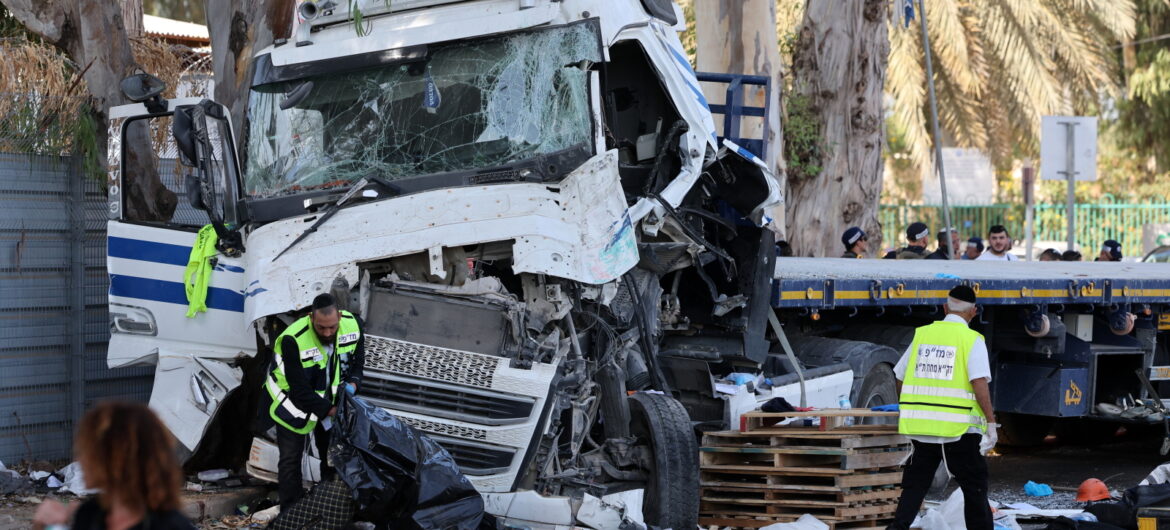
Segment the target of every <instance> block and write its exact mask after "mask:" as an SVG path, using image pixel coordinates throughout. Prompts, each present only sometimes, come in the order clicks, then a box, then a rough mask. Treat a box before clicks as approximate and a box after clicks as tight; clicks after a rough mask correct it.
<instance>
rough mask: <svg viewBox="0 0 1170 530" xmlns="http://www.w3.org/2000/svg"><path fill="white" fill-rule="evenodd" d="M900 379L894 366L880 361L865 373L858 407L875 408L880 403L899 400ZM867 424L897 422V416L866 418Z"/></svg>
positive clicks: (886, 403)
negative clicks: (895, 375)
mask: <svg viewBox="0 0 1170 530" xmlns="http://www.w3.org/2000/svg"><path fill="white" fill-rule="evenodd" d="M897 381H898V379H897V378H896V377H894V368H893V367H892V366H890V365H888V364H886V363H880V364H878V365H877V366H874V367H873V368H872V369H870V371H869V373H868V374H865V379H863V380H862V381H861V390H859V391H858V392H857V402H856V403H854V404H853V406H854V407H857V408H866V409H869V408H873V407H876V406H878V405H890V404H893V403H897V402H898V386H897ZM863 423H866V424H889V423H897V419H896V418H865V419H864V421H863Z"/></svg>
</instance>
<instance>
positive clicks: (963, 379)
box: [889, 285, 998, 530]
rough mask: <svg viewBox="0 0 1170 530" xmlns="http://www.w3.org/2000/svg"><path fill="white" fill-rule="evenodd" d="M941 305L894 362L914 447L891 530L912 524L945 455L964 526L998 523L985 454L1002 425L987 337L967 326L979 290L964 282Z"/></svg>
mask: <svg viewBox="0 0 1170 530" xmlns="http://www.w3.org/2000/svg"><path fill="white" fill-rule="evenodd" d="M944 309H945V310H946V317H945V318H943V319H942V320H941V321H938V322H935V323H933V324H929V325H926V326H923V327H920V328H918V329H917V330H915V332H914V341H913V342H911V344H910V347H909V348H907V349H906V352H905V353H904V354H903V355H902V358H901V360H899V361H898V364H897V366H895V367H894V375H895V376H896V377H897V378H898V384H897V386H898V404H899V415H898V432H900V433H902V434H905V435H907V436H909V437H910V441H911V442H912V443H913V444H914V452H913V453H912V454H911V456H910V463H909V464H908V465H907V466H906V469H905V471H903V473H902V497H901V498H900V499H899V500H898V510H897V512H895V514H894V522H893V524H891V525H890V526H889V528H891V529H896V530H905V529H908V528H910V524H911V523H913V522H914V518H915V516H917V515H918V511H919V509H920V508H921V507H922V501H923V499H925V498H926V491H927V490H928V489H929V488H930V483H931V481H932V479H933V478H934V473H935V470H937V469H938V465H939V463H940V462H944V463H945V464H946V466H947V469H948V470H949V471H950V472H951V474H952V475H954V476H955V480H957V481H958V482H959V487H960V488H961V489H962V490H963V516H964V519H965V521H966V525H967V526H966V527H967V528H968V529H969V530H991V528H992V526H993V525H992V519H991V507H990V506H989V505H988V503H987V479H988V473H987V461H986V460H984V458H983V453H986V452H987V451H988V450H990V449H991V448H992V447H994V446H995V439H996V431H995V429H996V427H998V425H996V424H995V423H994V421H995V413H994V412H993V411H992V408H991V393H990V391H989V390H988V386H987V385H988V383H989V382H990V381H991V369H990V366H989V362H988V358H987V343H986V342H984V340H983V335H980V334H979V333H977V332H975V331H974V330H972V329H971V328H970V327H969V323H970V322H971V319H973V318H974V317H975V315H976V314H977V313H978V308H977V307H976V305H975V291H974V290H972V289H971V288H970V287H967V286H965V285H960V286H958V287H955V288H954V289H951V291H950V293H948V296H947V302H946V305H945V307H944Z"/></svg>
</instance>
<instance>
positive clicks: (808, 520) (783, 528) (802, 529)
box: [760, 513, 829, 530]
mask: <svg viewBox="0 0 1170 530" xmlns="http://www.w3.org/2000/svg"><path fill="white" fill-rule="evenodd" d="M760 530H829V525H827V524H825V523H822V522H821V520H820V519H817V518H816V517H813V516H811V515H809V514H807V513H806V514H804V515H802V516H800V519H797V520H795V521H793V522H791V523H776V524H773V525H768V526H765V527H763V528H761V529H760Z"/></svg>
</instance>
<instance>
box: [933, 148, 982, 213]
mask: <svg viewBox="0 0 1170 530" xmlns="http://www.w3.org/2000/svg"><path fill="white" fill-rule="evenodd" d="M942 160H943V169H945V170H946V172H947V198H948V199H950V203H951V204H952V205H955V204H960V205H977V204H992V203H994V202H995V170H994V168H992V166H991V159H990V158H988V157H987V155H985V154H983V152H982V151H980V150H978V149H961V148H957V147H945V148H943V150H942ZM922 202H923V203H924V204H942V191H941V189H940V188H939V184H938V173H935V172H933V171H925V172H923V180H922Z"/></svg>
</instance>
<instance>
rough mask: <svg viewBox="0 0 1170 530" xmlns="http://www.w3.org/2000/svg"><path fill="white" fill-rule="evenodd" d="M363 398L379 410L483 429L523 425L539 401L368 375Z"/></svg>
mask: <svg viewBox="0 0 1170 530" xmlns="http://www.w3.org/2000/svg"><path fill="white" fill-rule="evenodd" d="M362 395H363V396H366V397H369V398H370V401H371V402H373V403H376V404H377V405H378V406H381V407H385V408H388V409H392V410H402V411H408V412H414V413H418V414H426V415H428V416H434V417H438V418H446V419H450V420H458V421H464V422H470V423H476V424H480V425H509V424H516V423H523V422H525V421H527V420H528V418H529V416H531V415H532V408H533V406H534V405H535V404H536V399H535V398H531V397H527V396H514V395H510V394H506V393H503V392H498V391H495V392H493V391H483V390H477V389H474V388H470V387H464V386H458V385H453V384H441V383H440V384H433V383H430V382H427V381H423V380H420V379H413V378H404V377H398V376H394V375H391V374H386V373H382V372H380V371H376V370H372V371H367V373H366V379H365V381H364V382H363V383H362Z"/></svg>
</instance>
